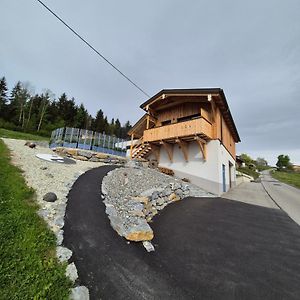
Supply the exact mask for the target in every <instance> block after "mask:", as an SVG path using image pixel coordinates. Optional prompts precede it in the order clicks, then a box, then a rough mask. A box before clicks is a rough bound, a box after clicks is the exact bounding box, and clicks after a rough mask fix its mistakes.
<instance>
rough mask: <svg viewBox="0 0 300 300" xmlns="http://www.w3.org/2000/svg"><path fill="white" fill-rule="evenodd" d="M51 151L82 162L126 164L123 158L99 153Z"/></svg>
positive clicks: (56, 149) (58, 149)
mask: <svg viewBox="0 0 300 300" xmlns="http://www.w3.org/2000/svg"><path fill="white" fill-rule="evenodd" d="M53 151H55V152H56V153H57V154H58V155H61V156H67V157H70V158H74V159H76V160H82V161H91V162H101V163H105V164H116V165H124V164H125V163H126V162H127V159H126V158H125V157H121V156H116V155H111V154H105V153H99V152H94V151H89V150H81V149H74V148H64V147H57V148H54V149H53Z"/></svg>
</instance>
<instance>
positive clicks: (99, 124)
mask: <svg viewBox="0 0 300 300" xmlns="http://www.w3.org/2000/svg"><path fill="white" fill-rule="evenodd" d="M92 130H94V131H96V132H100V133H102V132H103V131H104V130H105V120H104V114H103V111H102V110H101V109H99V110H98V111H97V114H96V118H95V119H94V122H93V126H92Z"/></svg>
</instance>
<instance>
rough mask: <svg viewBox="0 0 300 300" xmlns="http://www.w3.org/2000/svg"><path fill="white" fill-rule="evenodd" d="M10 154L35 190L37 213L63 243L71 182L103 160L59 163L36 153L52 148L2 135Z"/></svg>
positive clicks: (48, 150)
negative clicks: (51, 196)
mask: <svg viewBox="0 0 300 300" xmlns="http://www.w3.org/2000/svg"><path fill="white" fill-rule="evenodd" d="M3 141H4V143H5V144H6V145H7V146H8V147H9V149H10V150H11V154H12V162H13V164H15V165H17V166H18V167H20V168H21V169H22V170H23V171H24V178H25V180H26V182H27V184H28V186H30V187H32V188H33V189H34V190H35V191H36V196H37V202H38V204H39V206H40V207H41V209H40V210H39V215H40V216H42V217H43V218H44V219H45V221H46V222H47V223H48V225H49V227H50V228H51V229H52V230H53V231H54V233H55V234H56V235H57V238H58V244H61V242H62V230H61V229H62V227H63V225H64V220H63V218H64V215H65V208H66V202H67V195H68V193H69V190H70V188H71V186H72V185H73V183H74V181H75V180H76V179H77V178H78V177H79V176H80V175H81V174H83V173H85V172H86V171H87V170H89V169H91V168H96V167H99V166H101V165H103V163H95V162H84V161H76V164H70V165H67V164H59V163H55V162H47V161H43V160H41V159H38V158H37V157H36V156H35V155H36V154H37V153H48V154H53V151H52V150H51V149H49V148H46V147H43V146H39V145H38V146H37V148H36V149H31V148H29V147H27V146H24V144H25V142H26V141H24V140H14V139H6V138H3ZM48 192H54V193H55V194H56V195H57V198H58V200H57V201H56V202H54V203H49V202H45V201H44V200H43V196H44V195H45V194H46V193H48Z"/></svg>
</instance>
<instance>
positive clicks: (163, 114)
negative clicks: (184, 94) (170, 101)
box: [156, 103, 200, 126]
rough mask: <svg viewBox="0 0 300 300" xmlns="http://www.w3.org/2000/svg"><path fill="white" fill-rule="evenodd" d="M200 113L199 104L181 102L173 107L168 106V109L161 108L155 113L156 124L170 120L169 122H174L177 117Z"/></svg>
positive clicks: (159, 124)
mask: <svg viewBox="0 0 300 300" xmlns="http://www.w3.org/2000/svg"><path fill="white" fill-rule="evenodd" d="M197 113H199V114H200V104H199V103H183V104H179V105H177V106H175V107H170V108H168V109H164V110H161V111H159V112H158V113H157V124H156V125H157V126H161V123H162V122H164V121H171V123H176V122H177V119H178V118H182V117H186V116H190V115H194V114H197Z"/></svg>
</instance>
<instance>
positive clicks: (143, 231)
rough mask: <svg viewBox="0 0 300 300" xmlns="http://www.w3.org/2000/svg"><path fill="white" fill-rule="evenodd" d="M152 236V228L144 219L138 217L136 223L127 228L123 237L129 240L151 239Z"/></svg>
mask: <svg viewBox="0 0 300 300" xmlns="http://www.w3.org/2000/svg"><path fill="white" fill-rule="evenodd" d="M153 237H154V234H153V230H152V229H151V227H150V226H149V224H148V223H147V221H146V220H145V219H142V218H140V219H139V221H138V222H137V224H135V225H132V226H131V227H130V228H128V229H127V231H126V233H125V238H126V239H127V240H129V241H134V242H141V241H151V240H152V239H153Z"/></svg>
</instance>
